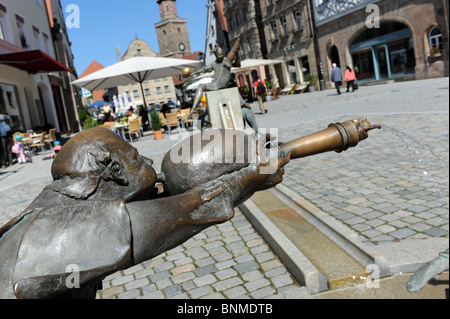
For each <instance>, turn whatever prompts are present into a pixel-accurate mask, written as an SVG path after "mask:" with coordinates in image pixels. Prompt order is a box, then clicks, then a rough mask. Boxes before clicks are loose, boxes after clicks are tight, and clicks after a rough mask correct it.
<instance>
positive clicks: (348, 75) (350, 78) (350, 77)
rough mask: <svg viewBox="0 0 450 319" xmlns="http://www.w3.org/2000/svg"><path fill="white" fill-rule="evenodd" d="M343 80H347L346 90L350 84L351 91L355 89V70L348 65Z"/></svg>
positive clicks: (348, 89)
mask: <svg viewBox="0 0 450 319" xmlns="http://www.w3.org/2000/svg"><path fill="white" fill-rule="evenodd" d="M344 78H345V82H347V92H349V91H350V86H351V87H352V92H354V91H355V80H356V75H355V71H353V70H352V69H351V68H350V67H349V66H347V70H345V76H344Z"/></svg>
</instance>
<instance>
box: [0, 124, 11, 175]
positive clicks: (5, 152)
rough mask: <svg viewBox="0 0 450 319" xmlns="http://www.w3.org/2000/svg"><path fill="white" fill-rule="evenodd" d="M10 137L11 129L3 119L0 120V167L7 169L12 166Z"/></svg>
mask: <svg viewBox="0 0 450 319" xmlns="http://www.w3.org/2000/svg"><path fill="white" fill-rule="evenodd" d="M10 136H11V127H10V126H9V125H8V124H7V123H6V121H5V120H4V119H3V118H0V160H1V165H0V168H1V167H4V166H5V167H8V166H9V165H11V164H12V153H11V144H10V143H9V138H10Z"/></svg>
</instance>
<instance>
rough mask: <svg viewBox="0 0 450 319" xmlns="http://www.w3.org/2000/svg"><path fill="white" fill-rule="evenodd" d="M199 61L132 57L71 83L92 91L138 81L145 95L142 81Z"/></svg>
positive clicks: (180, 71) (165, 75)
mask: <svg viewBox="0 0 450 319" xmlns="http://www.w3.org/2000/svg"><path fill="white" fill-rule="evenodd" d="M199 63H201V62H200V61H194V60H185V59H172V58H162V57H133V58H130V59H127V60H124V61H121V62H118V63H116V64H113V65H110V66H108V67H106V68H104V69H101V70H99V71H97V72H94V73H91V74H89V75H87V76H85V77H82V78H80V79H78V80H76V81H74V82H72V84H74V85H77V86H80V87H84V88H85V89H87V90H89V91H91V92H92V91H96V90H101V89H107V88H113V87H117V86H122V85H128V84H133V83H139V84H140V85H141V90H142V95H143V96H145V95H144V89H143V87H142V83H143V82H144V81H147V80H150V79H159V78H163V77H168V76H174V75H180V74H183V70H184V69H185V68H187V67H195V66H196V65H197V64H199Z"/></svg>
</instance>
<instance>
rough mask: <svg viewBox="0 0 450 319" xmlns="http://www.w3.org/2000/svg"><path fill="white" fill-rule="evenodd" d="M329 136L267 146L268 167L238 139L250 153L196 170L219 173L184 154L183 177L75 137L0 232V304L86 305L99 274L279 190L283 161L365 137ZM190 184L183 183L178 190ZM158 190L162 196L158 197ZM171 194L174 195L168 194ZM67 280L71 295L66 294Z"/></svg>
mask: <svg viewBox="0 0 450 319" xmlns="http://www.w3.org/2000/svg"><path fill="white" fill-rule="evenodd" d="M335 126H336V127H334V126H333V127H332V128H331V129H327V130H325V131H324V132H319V133H317V134H319V135H320V136H322V137H323V136H324V135H328V137H327V138H317V136H315V135H314V134H313V135H311V136H312V137H310V138H309V139H308V138H307V139H306V140H300V141H297V142H293V143H287V144H286V145H287V147H283V145H281V146H280V147H279V146H278V145H276V147H275V148H276V149H277V153H278V154H277V155H278V156H275V158H274V157H271V158H270V159H271V160H269V161H267V160H264V158H265V155H264V154H265V153H266V150H269V148H268V147H267V146H266V145H264V143H265V142H266V141H265V138H262V143H261V142H257V143H254V144H252V143H251V139H247V141H250V142H249V143H250V144H249V145H254V148H253V149H250V148H243V150H236V149H233V148H232V151H231V153H230V154H231V160H230V161H227V158H226V157H225V158H224V159H225V162H226V163H225V164H224V165H223V166H222V168H221V169H213V170H205V169H204V168H205V167H207V166H208V165H209V166H211V167H213V168H217V167H218V166H217V165H221V164H219V163H210V164H207V165H206V166H205V165H203V164H202V163H201V162H202V160H203V161H205V160H206V159H207V158H208V154H209V153H208V152H209V151H210V150H209V149H207V150H206V151H205V150H204V149H202V148H200V149H199V151H200V153H201V154H203V155H202V156H197V155H198V154H196V153H195V152H197V151H198V149H193V150H194V151H193V153H189V156H188V158H189V160H188V166H187V167H185V171H184V172H183V173H181V172H180V171H179V170H178V169H179V167H177V166H176V165H179V164H176V163H171V161H172V160H173V158H170V157H166V158H165V160H164V161H166V163H163V166H164V167H169V168H172V169H173V172H175V174H174V175H171V176H170V175H169V174H168V173H167V170H166V171H165V172H163V174H161V175H160V176H158V177H157V174H156V172H155V170H154V168H153V167H152V161H151V160H150V159H148V158H145V157H143V156H141V155H139V153H138V152H137V150H136V149H135V148H134V147H133V146H132V145H130V144H128V143H127V142H126V141H124V140H123V139H121V138H120V137H119V136H118V135H117V134H115V133H114V132H112V131H110V130H108V129H104V128H94V129H90V130H87V131H83V132H81V133H78V134H77V135H76V136H74V137H73V138H71V139H70V140H69V141H68V142H67V143H66V145H64V147H63V148H62V150H61V151H60V152H59V153H58V156H57V157H56V158H55V160H54V162H53V165H52V169H51V173H52V176H53V182H52V183H51V184H50V185H48V186H47V187H45V188H44V190H43V191H42V192H41V193H40V194H39V195H38V197H37V198H36V199H35V200H34V201H33V202H32V203H31V204H30V205H29V206H28V208H27V209H26V210H25V211H24V212H23V213H22V214H20V215H19V216H17V217H15V218H14V219H12V220H11V221H10V222H8V223H7V224H6V225H4V226H3V227H1V228H0V252H1V254H0V299H4V298H95V294H96V291H97V290H98V289H101V281H102V279H103V278H105V277H106V276H108V275H109V274H112V273H114V272H116V271H118V270H121V269H126V268H128V267H130V266H132V265H135V264H138V263H141V262H143V261H146V260H149V259H151V258H153V257H155V256H157V255H159V254H161V253H162V252H164V251H166V250H169V249H172V248H174V247H176V246H177V245H180V244H181V243H183V242H184V241H186V240H188V239H189V238H191V237H192V236H194V235H195V234H197V233H199V232H200V231H202V230H204V229H205V228H207V227H209V226H211V225H214V224H217V223H223V222H225V221H227V220H229V219H230V218H232V217H233V215H234V207H236V206H238V205H239V204H241V203H243V202H244V201H245V200H247V199H248V198H250V197H251V196H252V195H253V194H254V193H255V192H257V191H260V190H264V189H268V188H271V187H274V186H275V185H277V184H278V183H280V182H281V181H282V176H283V174H284V170H283V167H284V166H285V165H286V164H287V163H288V162H289V161H290V158H291V154H293V155H295V157H299V156H301V149H303V148H304V147H305V146H306V145H310V146H311V145H313V144H315V146H314V147H313V149H314V152H313V153H317V152H320V149H321V146H320V145H322V146H323V147H322V149H323V150H325V151H327V150H331V149H333V150H338V151H340V150H342V149H345V148H346V147H349V146H350V147H351V146H355V145H356V144H357V142H358V141H359V140H360V139H364V138H366V137H367V131H368V130H370V129H372V128H374V127H371V126H370V124H368V122H367V121H366V120H365V119H360V120H354V121H348V122H344V123H343V124H336V125H335ZM222 132H223V131H222ZM239 134H240V133H237V135H238V136H239ZM338 135H339V136H340V138H338V137H337V136H338ZM191 139H192V137H191V138H190V139H189V140H191ZM330 139H331V140H333V141H332V143H334V144H336V145H335V147H331V146H330V143H329V142H327V141H329V140H330ZM218 141H219V143H218V144H223V143H224V142H223V141H222V140H220V139H219V140H218ZM180 143H185V142H183V141H182V142H180ZM246 143H247V142H245V143H244V145H246ZM227 147H228V146H226V145H225V149H227ZM252 147H253V146H252ZM205 152H206V153H205ZM249 153H253V155H252V156H250V155H249ZM309 153H310V151H308V152H307V154H304V155H305V156H307V155H308V154H309ZM173 154H175V153H173ZM224 156H227V154H225V155H224ZM172 162H173V161H172ZM218 162H220V160H218ZM234 162H236V163H234ZM215 165H216V166H215ZM227 165H228V168H227V167H226V166H227ZM199 168H200V170H198V169H199ZM202 168H203V169H202ZM269 168H270V169H269ZM196 169H197V171H196ZM189 170H191V171H189ZM196 174H197V175H199V176H198V178H196V179H195V180H194V178H190V179H191V180H192V181H193V182H192V183H186V182H185V181H183V179H186V178H189V177H192V176H194V175H196ZM158 180H161V181H162V182H164V188H165V189H166V193H168V194H164V193H163V194H162V196H161V195H158V192H157V191H156V189H155V183H156V182H157V181H158ZM176 184H181V185H183V187H182V188H180V189H173V187H172V186H171V185H176ZM74 269H76V271H74ZM74 276H77V278H78V283H79V286H75V287H74V286H73V285H70V282H71V279H72V278H74ZM68 283H69V284H68Z"/></svg>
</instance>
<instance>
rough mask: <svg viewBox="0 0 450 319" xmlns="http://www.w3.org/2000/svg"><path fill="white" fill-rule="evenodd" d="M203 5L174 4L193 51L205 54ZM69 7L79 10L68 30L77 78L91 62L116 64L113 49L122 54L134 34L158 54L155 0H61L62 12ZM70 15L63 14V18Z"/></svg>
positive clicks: (198, 1)
mask: <svg viewBox="0 0 450 319" xmlns="http://www.w3.org/2000/svg"><path fill="white" fill-rule="evenodd" d="M207 3H208V1H207V0H178V1H177V9H178V16H179V17H180V18H183V19H186V20H187V24H188V32H189V38H190V39H189V40H190V42H191V50H192V51H193V52H194V51H199V50H201V51H205V35H206V18H207V15H206V14H207V8H206V4H207ZM71 4H75V5H77V6H78V8H79V9H80V27H79V28H70V29H68V32H69V39H70V41H71V42H72V53H73V55H74V57H75V62H74V63H75V67H76V69H77V73H78V75H81V73H83V72H84V70H85V69H86V68H87V67H88V66H89V64H91V62H92V61H93V60H96V61H97V62H99V63H100V64H102V65H104V66H109V65H111V64H114V63H116V62H117V54H116V47H117V46H118V47H119V49H120V53H121V55H123V54H124V53H125V51H126V50H127V48H128V45H129V44H130V43H131V41H133V40H134V39H135V38H136V34H137V35H138V37H139V38H140V39H142V40H144V41H146V42H147V43H148V44H149V45H150V48H151V49H152V50H153V51H155V52H159V51H160V50H159V45H158V39H157V37H156V30H155V23H157V22H159V21H161V17H160V15H159V9H158V5H157V3H156V0H127V1H123V0H61V5H62V7H63V12H64V11H66V9H67V8H68V6H69V5H71ZM69 8H70V7H69ZM71 13H72V12H71V11H69V12H67V13H65V16H66V18H67V17H68V16H69V15H70V14H71Z"/></svg>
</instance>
